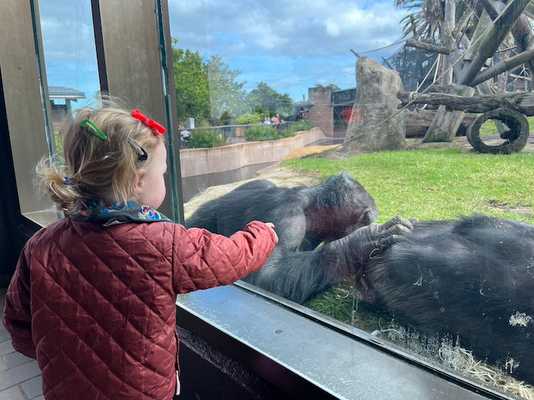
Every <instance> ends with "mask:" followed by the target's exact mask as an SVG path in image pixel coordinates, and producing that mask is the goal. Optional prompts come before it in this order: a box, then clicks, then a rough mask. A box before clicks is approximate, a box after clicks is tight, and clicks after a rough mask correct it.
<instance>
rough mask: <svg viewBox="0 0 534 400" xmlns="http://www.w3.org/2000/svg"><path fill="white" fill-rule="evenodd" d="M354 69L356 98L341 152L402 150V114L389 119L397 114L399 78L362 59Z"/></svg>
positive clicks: (404, 129)
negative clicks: (356, 84) (356, 85)
mask: <svg viewBox="0 0 534 400" xmlns="http://www.w3.org/2000/svg"><path fill="white" fill-rule="evenodd" d="M356 69H357V71H356V80H357V82H358V87H357V97H356V103H354V107H353V110H352V115H353V118H352V121H351V123H350V124H349V126H348V128H347V136H346V138H345V144H344V145H343V148H344V150H346V151H349V152H359V151H379V150H395V149H402V148H403V147H404V145H405V140H404V139H405V136H406V124H405V119H404V118H405V117H404V113H400V114H399V115H396V116H395V117H393V115H395V114H396V113H397V112H398V111H399V110H398V108H397V107H398V105H399V104H400V101H399V100H398V99H397V93H398V92H399V91H401V90H402V81H401V78H400V76H399V74H398V73H397V72H396V71H393V70H391V69H388V68H386V67H384V66H382V65H380V64H378V63H376V62H374V61H373V60H371V59H369V58H365V57H363V58H360V59H359V60H358V65H357V67H356ZM392 117H393V118H392Z"/></svg>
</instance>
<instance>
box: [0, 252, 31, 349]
mask: <svg viewBox="0 0 534 400" xmlns="http://www.w3.org/2000/svg"><path fill="white" fill-rule="evenodd" d="M28 254H29V252H28V245H27V246H26V247H25V248H24V250H23V252H22V254H21V255H20V258H19V261H18V264H17V268H16V270H15V274H14V275H13V278H12V279H11V283H10V284H9V288H8V289H7V294H6V299H5V306H4V325H5V327H6V329H7V330H8V331H9V333H10V334H11V339H12V344H13V347H14V348H15V350H17V351H18V352H20V353H22V354H24V355H26V356H28V357H32V358H35V347H34V345H33V341H32V330H31V308H30V268H29V265H28Z"/></svg>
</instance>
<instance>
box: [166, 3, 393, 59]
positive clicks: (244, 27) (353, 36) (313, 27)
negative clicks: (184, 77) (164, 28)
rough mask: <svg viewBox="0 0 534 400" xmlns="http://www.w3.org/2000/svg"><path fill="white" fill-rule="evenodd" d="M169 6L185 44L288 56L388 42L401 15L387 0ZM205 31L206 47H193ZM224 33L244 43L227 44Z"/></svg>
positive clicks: (219, 50)
mask: <svg viewBox="0 0 534 400" xmlns="http://www.w3.org/2000/svg"><path fill="white" fill-rule="evenodd" d="M169 6H170V14H171V15H170V17H171V31H172V34H173V35H174V36H176V37H178V38H179V39H180V42H181V43H182V44H183V45H184V46H189V45H190V44H191V47H192V48H195V49H198V50H201V51H203V52H206V51H208V52H210V51H212V52H216V53H219V54H224V53H225V52H226V51H232V52H239V53H240V54H257V53H258V52H261V53H263V52H268V53H270V54H283V55H288V56H293V57H298V56H301V55H304V56H309V55H324V56H326V55H333V54H341V53H344V52H348V51H349V49H350V48H355V49H358V50H367V49H369V48H371V47H373V46H375V47H376V45H377V44H379V45H381V44H384V43H385V44H387V43H391V42H393V41H395V40H397V39H398V38H399V35H400V27H399V20H400V19H401V18H402V16H403V15H404V12H402V11H400V10H398V9H396V8H395V7H394V5H393V1H390V0H382V1H374V2H370V1H369V2H368V1H362V0H359V1H354V0H338V1H335V2H332V1H325V0H293V1H291V2H287V1H282V0H272V1H269V2H266V1H260V0H235V1H232V2H226V1H222V0H219V1H217V0H204V1H200V2H199V1H198V0H170V4H169ZM184 10H187V11H184ZM191 10H193V11H191ZM208 32H209V33H210V34H212V35H213V36H214V41H212V42H210V44H209V45H210V46H211V49H207V48H202V47H195V46H196V45H198V44H200V42H201V39H199V37H201V36H203V35H206V34H207V33H208ZM192 34H193V35H194V36H196V38H195V39H194V40H193V41H192V42H189V41H187V40H186V39H185V37H187V36H191V35H192ZM182 37H183V38H184V39H183V40H181V39H182ZM229 37H231V38H233V39H234V40H235V41H237V42H240V43H243V44H244V46H240V47H236V46H234V47H231V46H229V43H228V38H229ZM222 38H224V40H223V39H222ZM225 50H226V51H225ZM236 54H237V53H236Z"/></svg>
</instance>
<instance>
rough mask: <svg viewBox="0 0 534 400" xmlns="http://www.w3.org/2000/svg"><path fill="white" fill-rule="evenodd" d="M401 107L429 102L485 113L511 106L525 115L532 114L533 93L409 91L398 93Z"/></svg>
mask: <svg viewBox="0 0 534 400" xmlns="http://www.w3.org/2000/svg"><path fill="white" fill-rule="evenodd" d="M398 98H399V100H400V101H401V105H400V106H399V107H402V106H403V105H405V104H408V102H409V103H410V104H430V105H441V106H445V107H447V109H448V110H454V111H464V112H469V113H485V112H488V111H491V110H495V109H497V108H512V109H515V110H517V111H519V112H521V113H523V114H525V115H529V116H530V115H534V94H533V93H530V92H522V93H505V94H503V93H499V94H498V95H492V96H459V95H454V94H448V93H431V94H416V95H415V97H414V96H413V95H412V94H410V92H401V93H399V94H398Z"/></svg>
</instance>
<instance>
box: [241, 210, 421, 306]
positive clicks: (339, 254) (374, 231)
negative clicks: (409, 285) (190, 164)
mask: <svg viewBox="0 0 534 400" xmlns="http://www.w3.org/2000/svg"><path fill="white" fill-rule="evenodd" d="M411 228H412V225H411V224H410V223H409V222H407V221H404V220H401V219H393V220H391V221H390V222H388V223H386V224H384V225H376V224H372V225H370V226H366V227H363V228H360V229H358V230H356V231H354V232H353V233H351V234H350V235H348V236H346V237H344V238H342V239H339V240H336V241H333V242H330V243H327V244H325V245H324V246H322V247H320V248H318V249H317V250H314V251H301V252H290V251H286V250H284V249H283V248H280V247H278V248H277V249H275V251H274V253H273V255H272V256H271V258H270V259H269V261H268V262H267V264H266V265H265V266H264V267H263V268H262V269H261V270H259V271H257V272H254V273H253V274H250V275H249V276H247V277H246V278H245V281H247V282H249V283H251V284H253V285H256V286H258V287H261V288H262V289H265V290H268V291H270V292H272V293H275V294H277V295H279V296H282V297H284V298H286V299H289V300H292V301H294V302H296V303H304V302H305V301H306V300H308V299H310V298H311V297H313V296H314V295H316V294H318V293H320V292H322V291H324V290H325V289H327V288H328V287H330V286H332V285H335V284H337V283H339V282H341V281H342V280H343V279H344V278H345V277H346V276H347V275H349V274H351V273H361V272H362V270H363V269H364V267H365V266H366V264H367V262H368V261H369V257H371V256H373V255H378V254H379V253H380V252H382V251H384V250H385V249H386V248H387V247H389V246H391V245H392V244H393V243H395V242H396V241H398V240H399V239H400V238H401V236H400V235H402V234H403V233H405V232H407V231H409V230H410V229H411Z"/></svg>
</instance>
